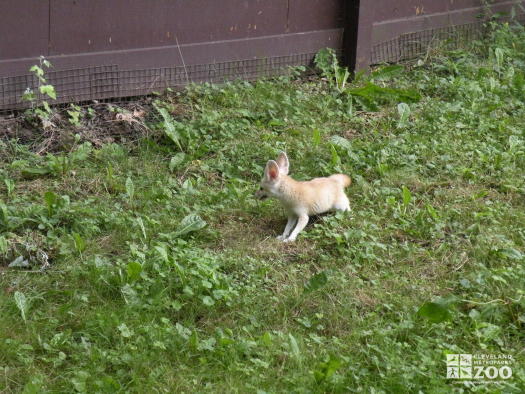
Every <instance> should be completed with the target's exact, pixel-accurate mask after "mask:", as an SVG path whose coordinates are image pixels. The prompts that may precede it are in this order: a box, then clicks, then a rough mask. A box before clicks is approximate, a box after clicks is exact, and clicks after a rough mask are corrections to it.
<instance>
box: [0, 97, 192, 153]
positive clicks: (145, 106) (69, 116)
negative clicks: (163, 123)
mask: <svg viewBox="0 0 525 394" xmlns="http://www.w3.org/2000/svg"><path fill="white" fill-rule="evenodd" d="M155 99H156V98H154V97H142V98H140V99H138V100H136V101H132V102H131V101H130V102H126V103H118V104H115V103H98V102H93V103H88V104H83V105H72V104H71V105H67V106H66V105H64V106H57V107H53V108H52V114H51V115H50V116H49V117H48V118H47V119H42V118H40V117H38V116H37V115H35V113H34V112H31V111H20V112H14V113H10V114H1V113H0V141H1V140H4V141H7V140H16V141H17V142H18V143H20V144H24V145H27V146H29V148H30V150H31V151H33V152H35V153H37V154H45V153H53V152H58V151H64V150H68V149H70V148H71V147H72V146H74V144H76V143H82V142H90V143H92V144H93V146H95V147H99V146H102V145H104V144H107V143H112V142H114V143H121V144H122V143H124V144H125V143H130V142H134V141H136V140H138V139H140V138H142V137H144V136H151V135H155V133H156V131H155V128H154V125H155V123H157V122H158V118H157V116H156V114H157V111H156V110H155V109H154V106H153V102H154V100H155ZM163 100H166V102H169V103H170V106H171V111H170V112H171V114H172V116H173V117H174V118H175V119H180V118H183V117H185V116H186V114H187V113H188V111H189V109H188V108H187V106H186V105H184V104H181V103H177V102H175V98H173V97H163Z"/></svg>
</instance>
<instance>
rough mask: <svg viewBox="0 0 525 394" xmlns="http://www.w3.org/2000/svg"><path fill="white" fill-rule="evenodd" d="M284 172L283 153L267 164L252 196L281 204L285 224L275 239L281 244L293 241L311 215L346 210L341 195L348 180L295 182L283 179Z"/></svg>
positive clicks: (337, 176)
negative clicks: (269, 199) (259, 187)
mask: <svg viewBox="0 0 525 394" xmlns="http://www.w3.org/2000/svg"><path fill="white" fill-rule="evenodd" d="M288 170H289V163H288V157H287V156H286V153H284V152H282V153H281V154H280V155H279V158H278V159H277V160H276V161H273V160H270V161H268V163H267V164H266V169H265V172H264V176H263V179H262V181H261V189H260V190H259V191H258V192H257V193H256V196H258V197H261V198H262V197H275V198H277V199H279V201H281V203H282V204H283V207H284V209H285V211H286V213H287V215H288V223H287V225H286V228H285V230H284V232H283V234H282V235H280V236H279V237H277V238H278V239H280V240H282V241H284V242H289V241H294V240H295V238H296V237H297V234H298V233H299V232H300V231H301V230H302V229H303V228H304V227H305V226H306V224H307V223H308V217H309V216H311V215H316V214H320V213H324V212H328V211H332V210H342V211H347V210H349V209H350V203H349V201H348V197H347V196H346V194H345V192H344V188H345V187H347V186H349V185H350V183H351V180H350V177H349V176H347V175H344V174H334V175H331V176H329V177H326V178H315V179H312V180H310V181H305V182H299V181H296V180H294V179H292V178H291V177H289V176H288V175H287V174H288Z"/></svg>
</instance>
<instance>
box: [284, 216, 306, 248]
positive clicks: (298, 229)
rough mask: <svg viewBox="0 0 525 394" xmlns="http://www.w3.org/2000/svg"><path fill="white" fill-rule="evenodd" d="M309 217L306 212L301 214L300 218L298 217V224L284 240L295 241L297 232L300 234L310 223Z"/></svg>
mask: <svg viewBox="0 0 525 394" xmlns="http://www.w3.org/2000/svg"><path fill="white" fill-rule="evenodd" d="M308 219H309V218H308V215H306V214H302V215H299V218H298V219H297V225H296V226H295V228H294V230H293V231H292V233H291V234H290V235H289V236H288V238H286V239H285V240H284V242H292V241H295V239H296V238H297V234H299V233H300V232H301V231H302V230H303V228H305V227H306V225H307V224H308Z"/></svg>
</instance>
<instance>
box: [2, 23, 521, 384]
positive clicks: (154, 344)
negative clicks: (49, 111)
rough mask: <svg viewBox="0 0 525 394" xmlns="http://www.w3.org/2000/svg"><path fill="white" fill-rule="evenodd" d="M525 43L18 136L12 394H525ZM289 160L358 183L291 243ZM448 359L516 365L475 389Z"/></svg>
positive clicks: (6, 249) (5, 228) (14, 147)
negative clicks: (67, 132) (131, 135)
mask: <svg viewBox="0 0 525 394" xmlns="http://www.w3.org/2000/svg"><path fill="white" fill-rule="evenodd" d="M524 43H525V32H524V30H523V28H520V27H513V26H509V25H504V26H500V27H498V28H496V29H494V30H493V32H492V33H491V35H490V37H489V38H488V39H487V41H485V42H477V43H473V46H472V48H470V49H469V50H455V51H449V52H437V53H435V54H431V56H427V57H426V59H425V61H420V62H419V63H418V64H417V65H414V66H412V67H409V68H406V69H404V70H401V69H399V68H398V67H386V68H382V69H381V70H382V71H381V70H379V71H377V72H376V73H373V74H372V75H371V76H368V77H364V76H361V77H360V78H358V79H357V80H355V81H353V82H350V83H348V84H347V85H346V86H345V85H344V84H337V83H335V85H336V86H337V89H336V88H335V86H334V83H332V82H326V80H321V79H312V80H302V79H297V78H296V77H295V76H293V75H292V76H288V77H282V78H278V79H275V80H263V81H258V82H254V83H246V82H235V83H229V84H225V85H221V86H210V85H203V86H192V87H190V88H189V89H187V90H186V91H185V92H182V93H177V94H175V93H172V94H168V95H165V96H161V97H159V99H158V101H157V103H156V106H155V107H156V109H155V108H154V107H152V109H151V113H149V114H147V119H148V120H147V121H146V122H145V124H146V125H147V127H148V129H149V130H150V132H149V133H148V136H145V137H144V138H142V139H140V140H139V141H137V142H134V143H129V144H115V143H113V144H111V143H108V144H105V145H103V146H102V147H100V148H97V149H94V148H93V147H92V146H90V145H89V144H86V143H84V144H82V143H81V142H77V143H76V144H75V145H74V146H73V148H72V149H70V150H66V151H62V152H55V153H54V154H48V155H47V156H42V155H35V154H34V153H32V152H31V151H30V149H29V148H28V147H27V146H26V145H22V144H19V143H17V141H14V140H9V141H4V142H0V149H1V150H2V156H1V157H0V180H2V183H1V184H0V315H1V316H2V319H0V391H2V392H26V393H34V392H73V391H78V392H257V393H264V392H267V393H270V392H334V393H338V392H361V391H365V392H370V393H377V392H389V393H390V392H407V393H408V392H418V391H421V392H433V393H441V392H443V393H445V392H450V391H451V390H457V391H468V390H472V391H480V392H516V393H518V392H523V390H524V389H525V375H524V372H525V370H524V367H523V365H524V363H523V361H524V353H523V340H524V339H525V338H524V335H523V333H524V324H525V299H524V298H523V294H524V288H523V283H525V265H524V262H525V245H524V243H525V226H524V223H525V210H524V205H525V204H524V201H525V200H524V194H525V185H524V177H523V174H524V170H525V150H524V140H525V132H524V129H523V124H524V123H525V105H524V101H523V99H524V95H525V44H524ZM332 77H333V75H330V74H329V73H327V75H326V78H327V79H328V80H329V81H330V79H331V78H332ZM371 83H373V84H375V86H377V87H379V88H381V89H384V90H377V89H376V90H375V91H374V92H372V91H371V90H370V86H372V85H371ZM386 87H388V88H389V89H391V90H386V89H385V88H386ZM392 89H397V90H392ZM378 92H379V93H378ZM416 96H417V97H419V96H420V98H419V99H417V98H416ZM399 97H405V98H407V100H403V101H405V102H406V105H404V104H403V105H401V104H399V101H400V99H399ZM408 98H413V100H412V99H410V100H408ZM181 108H184V110H180V109H181ZM371 109H374V110H375V111H371ZM81 122H82V120H81ZM79 130H80V129H79ZM78 133H79V135H81V132H80V131H79V132H78ZM280 150H286V151H287V152H288V155H289V157H290V160H291V173H292V175H293V176H294V177H295V178H296V179H308V178H311V177H314V176H324V175H329V174H331V173H335V172H342V173H346V174H348V175H350V176H351V177H352V179H353V184H352V186H351V187H350V188H349V189H347V192H348V195H349V198H350V201H351V206H352V210H351V212H350V213H348V214H342V213H338V214H330V215H324V216H323V217H321V218H317V219H316V220H314V223H312V224H311V225H309V226H308V227H307V228H306V230H305V231H304V232H302V233H301V234H300V236H299V238H298V240H297V241H296V242H295V243H292V244H283V243H281V242H279V241H277V240H275V237H276V236H277V235H278V234H279V233H280V232H281V231H282V229H283V227H284V224H285V221H286V219H285V217H284V213H283V211H282V209H281V207H280V206H279V204H278V203H277V202H276V201H264V202H259V201H256V200H255V199H254V198H253V196H252V195H253V192H254V191H255V190H256V189H257V186H258V182H259V180H260V177H261V175H262V171H263V168H264V165H265V163H266V161H267V160H268V159H270V158H275V157H276V155H277V153H278V152H279V151H280ZM4 180H5V181H4ZM43 253H45V255H47V257H48V263H49V264H50V266H49V267H48V268H47V269H45V270H40V269H39V267H45V263H46V258H45V257H43V256H44V254H43ZM18 256H22V258H21V259H19V260H20V261H21V260H26V265H28V266H27V267H22V268H12V267H11V268H8V267H7V265H8V264H9V263H11V262H12V261H13V260H15V259H16V258H17V257H18ZM20 261H19V262H20ZM449 353H472V354H506V355H511V356H512V357H513V358H514V362H513V364H512V371H513V376H512V377H511V378H509V379H498V380H497V383H495V384H480V385H472V384H470V383H468V382H467V383H460V382H459V383H458V382H453V381H451V380H448V379H446V363H445V361H446V355H447V354H449Z"/></svg>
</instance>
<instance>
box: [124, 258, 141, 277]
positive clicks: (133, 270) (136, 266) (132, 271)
mask: <svg viewBox="0 0 525 394" xmlns="http://www.w3.org/2000/svg"><path fill="white" fill-rule="evenodd" d="M126 272H127V274H128V279H129V280H131V281H135V280H137V279H138V278H139V277H140V273H141V272H142V265H141V264H140V263H137V262H136V261H132V262H131V263H128V265H127V266H126Z"/></svg>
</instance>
